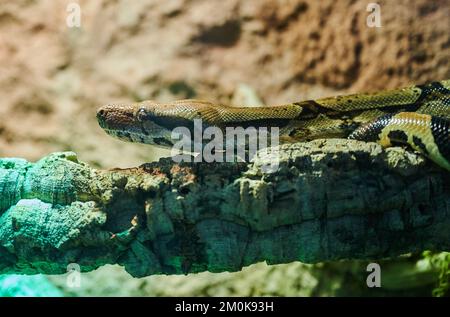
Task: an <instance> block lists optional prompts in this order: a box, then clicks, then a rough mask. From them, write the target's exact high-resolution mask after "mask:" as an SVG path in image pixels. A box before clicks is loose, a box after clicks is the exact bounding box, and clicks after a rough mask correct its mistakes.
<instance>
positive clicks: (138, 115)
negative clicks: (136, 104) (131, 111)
mask: <svg viewBox="0 0 450 317" xmlns="http://www.w3.org/2000/svg"><path fill="white" fill-rule="evenodd" d="M146 117H147V111H146V110H145V109H144V108H141V109H139V110H138V111H137V113H136V118H137V119H138V121H144V120H145V118H146Z"/></svg>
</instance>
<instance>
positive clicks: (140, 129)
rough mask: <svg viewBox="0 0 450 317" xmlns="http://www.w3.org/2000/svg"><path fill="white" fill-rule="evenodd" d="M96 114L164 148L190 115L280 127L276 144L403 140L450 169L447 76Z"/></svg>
mask: <svg viewBox="0 0 450 317" xmlns="http://www.w3.org/2000/svg"><path fill="white" fill-rule="evenodd" d="M97 119H98V122H99V124H100V126H101V127H102V128H103V129H104V130H105V131H106V132H107V133H108V134H110V135H112V136H114V137H117V138H119V139H122V140H124V141H129V142H140V143H147V144H154V145H159V146H165V147H170V146H172V145H173V143H174V141H173V140H172V138H171V132H172V130H173V129H174V128H176V127H186V128H188V129H189V130H190V131H191V132H192V133H191V134H190V136H191V137H192V136H193V135H194V133H193V132H194V129H195V126H194V119H202V124H203V125H202V129H204V128H206V127H208V126H215V127H219V128H220V129H222V130H223V131H225V129H226V128H227V127H243V128H247V127H255V128H259V127H267V128H270V127H278V128H279V129H280V141H281V142H299V141H308V140H312V139H317V138H333V137H335V138H336V137H338V138H346V137H350V138H352V139H357V140H362V141H376V142H379V143H380V144H382V145H383V146H391V145H395V144H399V143H401V144H408V145H410V146H411V147H412V148H414V149H415V150H417V151H419V152H421V153H422V154H424V155H426V156H427V157H429V158H430V159H431V160H433V161H434V162H435V163H436V164H438V165H439V166H441V167H444V168H445V169H447V170H450V163H449V162H450V80H444V81H440V82H433V83H429V84H426V85H417V86H412V87H408V88H402V89H396V90H390V91H382V92H377V93H361V94H353V95H347V96H337V97H331V98H322V99H317V100H306V101H300V102H296V103H292V104H286V105H280V106H261V107H256V108H248V107H231V106H227V105H221V104H213V103H211V102H207V101H202V100H180V101H174V102H171V103H164V104H163V103H158V102H154V101H144V102H141V103H135V104H111V105H107V106H104V107H102V108H100V109H99V111H98V113H97ZM224 135H225V133H224Z"/></svg>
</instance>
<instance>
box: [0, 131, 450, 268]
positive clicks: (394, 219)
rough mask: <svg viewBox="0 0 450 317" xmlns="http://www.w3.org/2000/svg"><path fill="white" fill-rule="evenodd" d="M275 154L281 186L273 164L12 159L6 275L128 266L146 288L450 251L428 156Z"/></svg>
mask: <svg viewBox="0 0 450 317" xmlns="http://www.w3.org/2000/svg"><path fill="white" fill-rule="evenodd" d="M274 151H277V149H274ZM277 153H278V154H279V155H280V165H279V168H278V169H277V171H276V172H274V173H269V172H267V171H265V169H264V167H265V166H266V165H267V163H270V162H272V161H271V160H272V159H273V157H271V156H270V155H266V156H264V155H263V156H261V157H259V158H257V159H255V161H254V162H253V163H250V164H246V163H181V164H176V163H174V162H173V161H172V159H170V158H167V159H162V160H160V161H159V162H157V163H148V164H144V165H142V166H140V167H137V168H131V169H115V170H109V171H105V170H96V169H93V168H90V167H89V166H87V165H86V164H84V163H82V162H79V161H78V160H77V158H76V155H75V154H74V153H70V152H69V153H54V154H50V155H49V156H47V157H44V158H43V159H42V160H40V161H38V162H36V163H29V162H27V161H25V160H22V159H2V160H0V193H1V196H0V273H23V274H34V273H46V274H60V273H65V272H66V268H67V265H68V264H69V263H77V264H78V265H80V267H81V269H82V271H90V270H93V269H95V268H97V267H99V266H101V265H104V264H107V263H118V264H121V265H123V266H125V269H126V270H127V271H128V272H129V273H130V274H131V275H133V276H136V277H141V276H147V275H152V274H161V273H162V274H182V273H192V272H201V271H206V270H208V271H212V272H222V271H238V270H240V269H241V268H242V267H243V266H247V265H250V264H252V263H256V262H260V261H267V262H268V263H269V264H276V263H288V262H292V261H302V262H308V263H314V262H320V261H330V260H338V259H376V258H383V257H389V256H397V255H400V254H404V253H408V252H414V251H422V250H426V249H431V250H436V251H449V250H450V186H449V185H450V181H449V177H448V172H446V171H444V170H441V169H439V168H437V167H435V166H434V165H433V164H431V163H428V162H427V161H426V160H425V159H423V158H422V157H421V156H418V155H416V154H414V153H411V152H408V151H405V150H403V149H401V148H390V149H386V150H384V149H382V148H381V147H380V146H379V145H377V144H375V143H363V142H357V141H349V140H332V139H330V140H316V141H313V142H309V143H298V144H291V145H283V146H281V147H280V148H279V152H277ZM272 155H273V153H272Z"/></svg>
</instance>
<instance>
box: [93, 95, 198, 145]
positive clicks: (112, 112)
mask: <svg viewBox="0 0 450 317" xmlns="http://www.w3.org/2000/svg"><path fill="white" fill-rule="evenodd" d="M196 117H201V114H200V113H199V106H198V105H197V104H195V103H194V102H193V101H190V102H185V103H183V102H181V103H180V102H179V101H177V102H173V103H167V104H161V103H157V102H154V101H144V102H141V103H136V104H109V105H106V106H103V107H101V108H100V109H98V111H97V121H98V123H99V125H100V126H101V127H102V128H103V130H105V132H106V133H108V134H109V135H111V136H114V137H116V138H119V139H121V140H123V141H128V142H139V143H146V144H153V145H158V146H162V147H172V146H173V144H174V143H175V142H176V140H173V139H172V131H173V130H174V129H175V128H178V127H184V128H187V129H188V130H189V131H191V132H193V129H194V124H193V120H192V119H194V118H196Z"/></svg>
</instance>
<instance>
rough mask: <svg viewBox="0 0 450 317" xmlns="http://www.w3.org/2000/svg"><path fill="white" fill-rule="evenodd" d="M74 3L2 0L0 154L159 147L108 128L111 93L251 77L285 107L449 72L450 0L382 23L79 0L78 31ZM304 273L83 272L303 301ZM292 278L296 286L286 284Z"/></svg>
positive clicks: (353, 5) (413, 6)
mask: <svg viewBox="0 0 450 317" xmlns="http://www.w3.org/2000/svg"><path fill="white" fill-rule="evenodd" d="M70 2H71V1H63V0H58V1H54V0H40V1H38V0H35V1H31V0H16V1H6V0H0V157H5V156H14V157H24V158H26V159H29V160H36V159H38V158H39V157H41V156H43V155H45V154H48V153H49V152H52V151H66V150H73V151H75V152H77V153H78V155H79V158H80V159H81V160H83V161H86V162H88V163H90V164H92V165H94V166H97V167H102V168H111V167H125V166H133V165H138V164H140V163H142V162H144V161H150V160H153V159H155V158H157V157H159V156H165V155H167V153H168V152H163V151H161V150H154V149H153V148H151V147H149V146H145V145H136V144H127V143H124V142H121V141H116V140H114V139H112V138H110V137H108V136H107V135H106V134H104V133H103V132H102V130H101V129H100V128H99V127H98V126H97V123H96V120H95V111H96V108H97V107H98V106H100V105H102V104H106V103H109V102H113V101H114V102H116V101H124V102H130V101H140V100H144V99H156V100H161V101H168V100H172V99H179V98H191V97H195V98H201V99H210V100H218V101H222V102H230V100H232V98H233V94H234V92H235V91H236V89H237V87H239V85H242V84H245V85H248V86H249V87H251V88H252V89H253V90H254V91H255V92H256V93H257V94H258V96H260V98H261V99H262V100H263V102H265V103H277V104H279V103H285V102H290V101H298V100H301V99H306V98H318V97H324V96H330V95H335V94H339V93H350V92H358V91H370V90H377V89H384V88H395V87H399V86H404V85H409V84H415V83H422V82H426V81H432V80H442V79H448V78H450V58H449V57H450V33H449V29H450V1H449V0H436V1H426V0H410V1H407V0H401V1H388V0H385V1H377V3H379V4H380V6H381V22H382V27H381V28H369V27H368V26H367V24H366V18H367V16H368V14H369V13H368V12H367V11H366V7H367V4H368V3H369V2H371V1H364V0H363V1H352V0H339V1H332V0H327V1H313V0H310V1H298V0H292V1H290V0H279V1H272V0H247V1H235V0H226V1H211V0H170V1H154V0H145V1H143V0H140V1H120V0H116V1H112V0H111V1H106V0H100V1H87V0H80V1H78V2H77V3H79V4H80V6H81V14H82V15H81V27H80V28H69V27H68V26H67V24H66V17H67V15H68V13H67V12H66V7H67V4H68V3H70ZM304 267H305V266H303V265H300V264H291V265H287V266H274V267H270V268H268V267H267V266H264V265H261V264H260V265H257V266H255V267H252V268H250V271H246V273H245V274H243V272H241V273H237V274H224V275H214V276H213V275H212V274H209V273H205V274H201V275H199V276H193V277H170V278H168V277H152V278H148V279H142V280H132V281H131V280H129V279H128V277H127V275H126V273H123V272H122V270H121V269H118V268H106V269H101V270H99V272H95V273H90V274H91V275H89V276H94V277H90V278H89V279H90V280H91V281H95V280H93V279H95V276H97V277H98V276H103V277H98V278H103V279H104V281H106V278H107V277H108V278H109V279H112V283H113V284H114V283H116V282H117V281H121V282H120V283H122V284H124V283H125V282H124V281H128V282H129V283H132V286H131V287H130V289H133V290H136V289H137V290H138V291H136V292H138V293H139V292H140V290H142V292H141V293H139V294H166V293H169V294H170V290H171V289H172V290H173V291H174V290H175V289H176V290H177V292H178V293H180V294H182V295H183V294H184V295H189V294H209V295H214V294H216V295H220V294H223V295H224V294H240V295H251V294H272V293H271V292H272V291H273V292H274V294H279V295H283V294H290V295H295V294H297V295H298V294H303V293H302V292H303V291H302V288H304V289H307V287H306V286H304V287H302V283H303V285H305V283H306V284H308V283H309V284H308V285H309V286H308V287H309V288H308V290H313V289H314V287H318V285H320V283H321V277H317V276H315V277H314V276H313V275H312V273H308V272H309V271H308V272H307V273H305V272H306V271H305V270H303V268H304ZM302 270H303V271H302ZM249 272H253V273H249ZM300 272H303V273H300ZM95 274H97V275H95ZM102 274H103V275H102ZM252 274H253V275H252ZM308 274H309V275H308ZM274 276H275V277H274ZM305 276H306V277H305ZM308 276H310V277H308ZM286 279H290V280H294V281H297V280H298V283H297V284H295V283H294V286H292V287H291V288H290V290H289V291H283V289H284V288H283V287H281V285H285V284H283V283H282V282H280V281H284V280H286ZM57 280H58V279H57V278H56V279H55V281H57ZM261 280H265V282H264V283H262V284H261ZM225 281H226V282H225ZM105 283H106V282H105ZM195 283H197V284H195ZM239 283H244V284H242V285H245V286H242V285H241V287H240V286H239V285H240V284H239ZM277 283H278V284H277ZM280 283H281V284H280ZM88 284H89V283H88ZM92 284H93V285H95V284H98V283H96V282H93V283H92ZM288 284H289V283H288ZM105 285H107V283H106V284H105ZM142 285H144V286H142ZM145 285H147V286H145ZM148 285H151V286H148ZM183 285H187V286H186V287H185V288H183V287H182V286H183ZM195 285H201V286H195ZM214 285H216V286H214ZM217 285H218V286H217ZM227 285H228V286H227ZM289 285H290V284H289ZM220 286H221V287H220ZM92 287H93V288H94V289H95V287H94V286H92ZM96 287H97V292H100V293H101V294H117V292H119V291H118V290H117V287H116V288H114V286H109V287H110V289H109V291H108V287H106V288H103V289H102V290H99V286H98V285H97V286H96ZM286 287H287V286H286ZM88 288H89V287H88V286H86V289H85V290H81V291H80V292H81V293H83V292H85V293H86V292H87V293H89V292H91V291H92V290H89V289H88ZM105 289H106V290H105ZM239 289H242V291H241V293H240V291H239ZM271 289H272V291H270V290H271ZM92 292H93V293H95V292H96V291H95V290H93V291H92ZM102 292H103V293H102ZM108 292H109V293H108ZM114 292H116V293H114ZM127 292H128V293H127ZM158 292H159V293H158ZM165 292H166V293H165ZM174 292H175V291H174ZM314 292H316V293H317V291H305V294H304V295H308V294H313V293H314ZM330 292H331V293H332V292H333V291H330ZM75 293H76V292H75ZM178 293H177V294H178ZM319 293H320V292H319ZM125 294H129V291H125Z"/></svg>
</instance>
